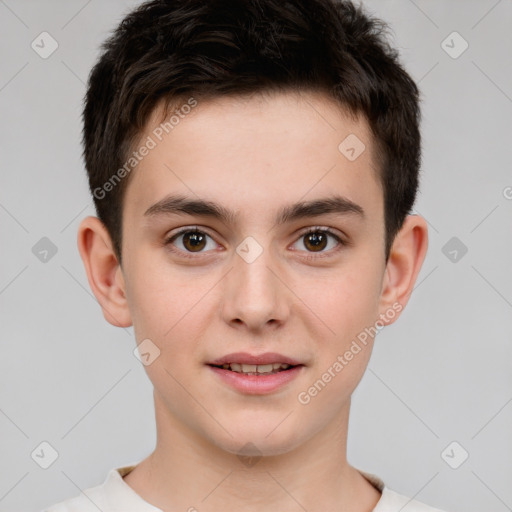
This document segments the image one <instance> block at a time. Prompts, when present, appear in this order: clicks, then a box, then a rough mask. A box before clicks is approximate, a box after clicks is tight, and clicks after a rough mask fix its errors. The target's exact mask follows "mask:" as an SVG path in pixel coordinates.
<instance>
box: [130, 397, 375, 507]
mask: <svg viewBox="0 0 512 512" xmlns="http://www.w3.org/2000/svg"><path fill="white" fill-rule="evenodd" d="M349 407H350V403H349V404H347V407H346V410H343V411H342V412H343V414H341V415H340V416H339V417H336V418H334V419H333V421H331V423H329V424H328V425H327V427H326V428H324V429H322V430H321V431H320V432H318V433H317V434H316V435H314V436H313V437H312V438H311V439H309V440H308V441H307V442H305V443H302V444H300V445H299V446H298V447H296V448H295V449H292V450H291V451H288V452H287V453H284V454H280V455H269V456H258V455H256V456H254V457H246V456H237V455H236V454H232V453H229V452H227V451H226V450H223V449H221V448H219V447H218V446H216V445H215V444H213V443H211V442H210V441H209V440H207V439H205V438H204V436H200V435H198V434H197V433H196V432H193V431H191V430H190V429H189V428H188V427H187V426H185V425H183V424H182V423H180V422H178V421H177V420H176V418H174V417H172V416H171V415H170V414H169V412H168V410H167V409H166V408H165V406H164V404H163V403H162V402H161V401H160V400H159V398H158V394H156V393H155V414H156V423H157V445H156V448H155V451H154V452H153V453H152V454H151V455H150V456H149V457H147V458H146V459H144V460H143V461H142V462H141V463H140V464H139V465H137V467H136V468H135V469H134V470H133V471H132V472H131V473H129V474H128V475H127V476H126V477H125V481H126V483H127V484H128V485H130V487H132V488H133V489H134V491H135V492H137V493H138V494H139V495H140V496H141V497H142V498H143V499H144V500H145V501H147V502H148V503H151V504H152V505H154V506H156V507H158V508H160V509H162V510H164V511H167V510H190V511H194V510H200V511H201V512H217V511H224V510H238V511H240V512H256V511H257V512H261V511H266V510H269V511H270V510H283V511H288V510H289V511H292V510H293V511H295V510H301V509H302V510H336V511H339V512H345V511H346V512H348V511H350V512H370V511H371V510H373V508H374V507H375V505H376V503H377V502H378V500H379V499H380V492H379V491H378V490H377V489H375V488H374V487H373V486H372V485H371V484H370V483H369V482H368V481H367V480H366V479H365V478H364V477H363V476H362V475H361V474H360V473H359V472H358V471H357V470H356V469H355V468H353V467H352V466H350V465H349V464H348V463H347V460H346V443H347V428H348V412H349V410H348V409H349Z"/></svg>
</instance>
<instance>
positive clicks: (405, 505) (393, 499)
mask: <svg viewBox="0 0 512 512" xmlns="http://www.w3.org/2000/svg"><path fill="white" fill-rule="evenodd" d="M358 471H359V472H360V473H361V474H362V475H363V476H364V477H365V478H366V479H367V480H368V481H369V482H370V483H371V484H372V485H373V486H374V487H375V488H376V489H377V490H379V491H380V492H381V497H380V500H379V501H378V503H377V505H376V506H375V508H374V509H373V510H372V512H399V511H402V510H403V512H445V511H443V510H441V509H438V508H435V507H431V506H430V505H427V504H425V503H422V502H420V501H417V500H415V499H412V498H408V497H407V496H404V495H403V494H399V493H398V492H396V491H393V490H392V489H390V488H389V487H387V486H386V484H385V483H384V482H383V481H382V480H381V479H380V478H379V477H378V476H377V475H374V474H372V473H368V472H366V471H362V470H358Z"/></svg>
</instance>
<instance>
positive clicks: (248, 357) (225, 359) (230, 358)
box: [207, 352, 302, 366]
mask: <svg viewBox="0 0 512 512" xmlns="http://www.w3.org/2000/svg"><path fill="white" fill-rule="evenodd" d="M227 363H238V364H270V363H286V364H289V365H290V366H297V365H300V364H302V363H301V362H300V361H297V360H296V359H292V358H291V357H287V356H283V355H282V354H277V353H276V352H265V353H264V354H248V353H247V352H234V353H232V354H226V355H225V356H222V357H219V358H218V359H215V360H213V361H210V362H209V363H207V364H209V365H215V366H220V365H223V364H227Z"/></svg>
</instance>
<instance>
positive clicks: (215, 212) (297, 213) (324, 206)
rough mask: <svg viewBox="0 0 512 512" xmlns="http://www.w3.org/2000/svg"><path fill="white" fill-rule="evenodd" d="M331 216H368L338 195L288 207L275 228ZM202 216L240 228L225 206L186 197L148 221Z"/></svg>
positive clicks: (153, 210) (151, 212)
mask: <svg viewBox="0 0 512 512" xmlns="http://www.w3.org/2000/svg"><path fill="white" fill-rule="evenodd" d="M329 213H337V214H355V215H356V216H358V217H360V218H362V219H364V218H365V212H364V209H363V208H362V206H360V205H358V204H356V203H354V202H353V201H351V200H350V199H348V198H346V197H343V196H340V195H335V196H331V197H326V198H320V199H315V200H313V201H301V202H298V203H294V204H291V205H286V206H284V207H283V208H281V210H280V211H279V212H278V213H277V215H276V217H275V219H274V222H275V224H277V225H279V224H285V223H286V222H292V221H295V220H300V219H304V218H309V217H319V216H321V215H326V214H329ZM173 214H174V215H179V214H186V215H198V216H203V217H210V218H213V219H217V220H219V221H221V222H223V223H224V224H228V225H229V224H231V225H234V224H236V221H237V218H238V212H236V211H232V210H229V209H227V208H225V207H224V206H222V205H220V204H217V203H214V202H212V201H204V200H201V199H190V198H188V197H186V196H180V195H170V196H167V197H164V198H163V199H162V200H160V201H158V202H157V203H155V204H153V205H152V206H150V207H149V208H148V209H147V210H146V211H145V212H144V217H156V216H161V215H173Z"/></svg>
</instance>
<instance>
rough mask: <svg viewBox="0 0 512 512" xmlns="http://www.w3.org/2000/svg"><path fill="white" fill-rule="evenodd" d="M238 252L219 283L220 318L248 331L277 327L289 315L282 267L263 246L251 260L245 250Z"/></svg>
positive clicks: (288, 298)
mask: <svg viewBox="0 0 512 512" xmlns="http://www.w3.org/2000/svg"><path fill="white" fill-rule="evenodd" d="M251 250H252V251H254V247H251ZM240 254H241V255H242V256H240ZM240 254H239V253H235V254H234V255H233V266H232V268H231V271H229V272H228V273H227V275H226V276H225V280H224V284H223V285H224V287H225V289H224V290H223V294H222V297H223V303H222V315H223V319H224V321H225V322H226V323H228V324H230V325H231V326H233V327H237V328H245V329H246V330H249V331H252V332H258V331H259V332H261V331H264V330H265V329H269V328H270V329H277V328H279V327H280V326H282V325H283V324H284V323H285V322H286V320H287V318H288V316H289V314H290V296H291V295H292V293H291V291H290V289H289V288H288V286H287V284H286V279H285V276H284V275H283V272H282V270H281V271H280V267H279V265H278V264H277V262H276V260H275V258H273V256H272V254H271V251H270V250H268V249H267V248H263V251H262V252H261V254H259V256H258V257H257V258H256V259H254V260H253V261H251V258H250V257H249V258H247V257H246V254H247V253H245V254H244V252H243V251H240Z"/></svg>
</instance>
